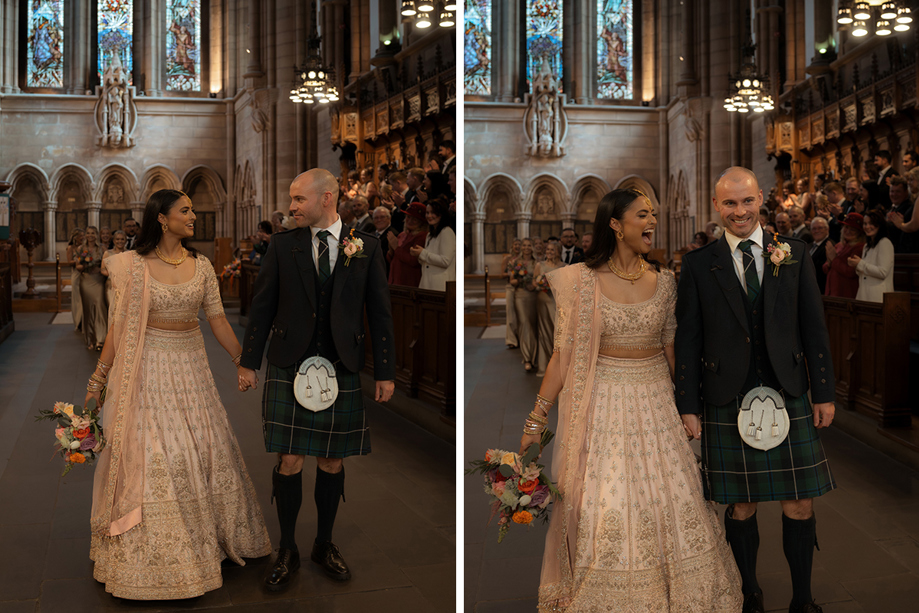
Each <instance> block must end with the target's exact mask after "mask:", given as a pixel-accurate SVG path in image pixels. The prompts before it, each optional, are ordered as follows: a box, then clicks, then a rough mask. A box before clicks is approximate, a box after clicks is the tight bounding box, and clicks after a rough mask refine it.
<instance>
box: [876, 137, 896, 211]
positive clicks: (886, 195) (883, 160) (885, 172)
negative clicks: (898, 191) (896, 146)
mask: <svg viewBox="0 0 919 613" xmlns="http://www.w3.org/2000/svg"><path fill="white" fill-rule="evenodd" d="M891 159H893V158H892V157H891V156H890V151H887V150H886V149H882V150H880V151H878V152H877V154H876V155H875V156H874V165H875V166H877V169H878V181H877V185H878V188H877V194H876V195H877V201H876V202H875V203H874V204H877V205H880V206H882V207H884V208H885V209H889V208H890V181H889V179H890V178H891V177H894V176H896V175H897V171H896V170H894V169H893V166H891V165H890V161H891Z"/></svg>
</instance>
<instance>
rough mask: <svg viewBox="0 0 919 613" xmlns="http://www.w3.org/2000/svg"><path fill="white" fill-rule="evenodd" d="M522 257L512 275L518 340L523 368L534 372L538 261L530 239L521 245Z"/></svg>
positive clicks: (536, 347)
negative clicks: (535, 274) (535, 275)
mask: <svg viewBox="0 0 919 613" xmlns="http://www.w3.org/2000/svg"><path fill="white" fill-rule="evenodd" d="M520 250H521V253H520V257H519V258H517V261H516V263H515V264H514V267H513V270H512V274H511V281H510V283H511V285H513V286H514V302H515V304H516V308H517V338H518V340H519V341H520V353H522V354H523V368H524V370H526V371H527V372H532V371H533V368H534V367H535V366H534V364H535V363H536V353H537V351H538V346H537V344H536V293H537V292H536V285H535V283H534V280H533V273H534V272H535V271H536V259H535V258H534V257H533V241H532V240H530V239H529V238H525V239H523V241H521V243H520Z"/></svg>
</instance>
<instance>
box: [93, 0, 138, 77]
mask: <svg viewBox="0 0 919 613" xmlns="http://www.w3.org/2000/svg"><path fill="white" fill-rule="evenodd" d="M96 12H97V13H98V19H97V23H96V27H97V34H98V36H99V65H98V67H97V70H98V71H99V81H100V82H101V81H102V73H104V72H105V68H106V67H107V66H108V65H109V64H111V63H112V58H114V57H115V56H118V59H119V60H120V61H121V66H122V67H123V68H124V72H125V74H126V75H127V77H128V83H133V81H132V74H133V71H134V55H133V54H132V53H131V47H132V45H133V42H134V0H99V4H98V7H97V11H96Z"/></svg>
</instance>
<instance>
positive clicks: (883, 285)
mask: <svg viewBox="0 0 919 613" xmlns="http://www.w3.org/2000/svg"><path fill="white" fill-rule="evenodd" d="M863 224H864V228H865V236H866V238H867V240H866V242H865V248H864V249H863V250H862V256H861V257H858V256H857V255H853V256H852V257H850V258H849V266H852V267H853V268H855V270H856V272H858V276H859V279H858V294H857V295H856V296H855V299H856V300H865V301H867V302H884V294H885V293H886V292H892V291H893V264H894V251H893V243H892V242H890V239H889V238H887V222H886V221H885V220H884V217H883V216H882V215H881V214H880V213H878V212H877V211H868V212H867V213H865V220H864V222H863Z"/></svg>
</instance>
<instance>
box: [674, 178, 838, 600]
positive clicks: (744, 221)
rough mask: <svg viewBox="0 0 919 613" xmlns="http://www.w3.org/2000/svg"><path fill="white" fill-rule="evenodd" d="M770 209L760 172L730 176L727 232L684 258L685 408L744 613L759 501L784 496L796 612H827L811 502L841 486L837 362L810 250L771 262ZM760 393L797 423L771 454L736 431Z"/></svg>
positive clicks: (753, 593) (680, 380) (679, 387)
mask: <svg viewBox="0 0 919 613" xmlns="http://www.w3.org/2000/svg"><path fill="white" fill-rule="evenodd" d="M762 202H763V192H762V190H760V188H759V184H758V182H757V180H756V175H754V174H753V173H752V172H751V171H749V170H747V169H745V168H740V167H733V168H729V169H727V170H726V171H725V172H724V173H723V174H722V175H721V177H719V179H718V181H717V183H716V184H715V198H714V206H715V210H716V211H717V212H718V214H719V215H720V216H721V220H722V222H723V223H724V230H725V232H724V234H723V235H722V236H721V238H720V239H718V240H716V241H713V242H711V243H709V244H708V245H706V246H704V247H701V248H699V249H695V250H693V251H690V252H689V253H687V254H686V255H684V256H683V262H682V267H681V272H680V283H679V288H678V293H677V306H676V316H677V332H676V343H675V353H676V403H677V409H678V410H679V412H680V416H681V418H682V420H683V424H684V427H685V429H686V432H687V434H689V435H690V436H692V437H694V438H697V439H698V438H701V440H702V464H703V488H704V490H705V494H706V497H707V498H708V499H709V500H714V501H717V502H719V503H722V504H729V505H731V506H729V507H728V509H727V511H726V513H725V532H726V535H727V539H728V541H729V542H730V544H731V549H732V550H733V553H734V558H735V560H736V561H737V566H738V568H739V570H740V574H741V578H742V579H743V585H742V591H743V594H744V607H743V611H744V612H756V611H759V612H761V611H763V596H762V590H761V589H760V587H759V584H758V583H757V579H756V554H757V549H758V547H759V530H758V528H757V524H756V505H757V503H758V502H763V501H775V500H777V501H780V502H781V505H782V513H783V515H782V527H783V537H782V541H783V548H784V552H785V558H786V559H787V561H788V565H789V568H790V570H791V578H792V587H793V599H792V602H791V606H790V607H789V612H790V613H804V612H807V613H820V611H821V609H820V607H819V606H817V605H816V604H815V603H814V602H813V597H812V596H811V592H810V581H811V567H812V565H813V555H814V546H815V544H816V538H817V537H816V520H815V518H814V512H813V498H815V497H817V496H821V495H823V494H825V493H826V492H828V491H830V490H832V489H834V488H835V487H836V484H835V482H834V481H833V477H832V475H831V473H830V470H829V466H828V464H827V461H826V456H825V454H824V452H823V446H822V445H821V443H820V439H819V437H818V435H817V428H825V427H827V426H829V425H830V423H832V421H833V416H834V413H835V407H834V404H833V401H834V398H835V389H834V379H833V362H832V360H831V356H830V345H829V335H828V333H827V329H826V324H825V322H824V318H823V302H822V298H821V296H820V292H819V290H818V289H817V281H816V279H815V277H814V265H813V262H812V261H811V258H810V257H808V251H807V247H806V245H805V244H804V243H803V242H802V241H799V240H796V239H793V238H784V237H783V239H782V242H783V243H787V244H788V245H789V246H790V249H791V256H790V258H788V259H786V260H785V263H784V264H782V265H779V266H776V265H775V264H773V263H772V261H771V259H770V258H766V257H764V256H763V253H764V250H765V249H766V247H767V243H768V242H769V241H770V238H771V237H767V236H764V233H763V230H762V227H761V226H760V225H759V223H758V213H759V207H760V206H761V205H762ZM773 240H774V239H773ZM760 385H765V386H768V387H771V388H773V389H774V390H781V392H780V393H781V394H782V396H783V398H784V399H785V405H786V408H787V411H788V416H789V420H790V428H789V432H788V438H787V439H786V440H785V441H784V442H783V443H782V444H780V445H778V446H776V447H773V448H772V449H770V450H768V451H763V450H760V449H755V448H753V447H750V446H748V445H747V444H746V443H745V442H743V440H742V438H741V436H740V434H739V432H738V429H737V428H738V426H737V422H738V412H739V408H740V402H741V400H742V399H743V398H744V396H745V395H746V394H747V392H749V391H750V390H751V389H753V388H754V387H758V386H760ZM808 388H810V393H811V396H812V398H813V402H814V405H813V410H812V409H811V405H810V401H809V400H808ZM703 424H704V425H703Z"/></svg>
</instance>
